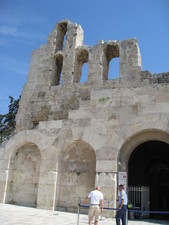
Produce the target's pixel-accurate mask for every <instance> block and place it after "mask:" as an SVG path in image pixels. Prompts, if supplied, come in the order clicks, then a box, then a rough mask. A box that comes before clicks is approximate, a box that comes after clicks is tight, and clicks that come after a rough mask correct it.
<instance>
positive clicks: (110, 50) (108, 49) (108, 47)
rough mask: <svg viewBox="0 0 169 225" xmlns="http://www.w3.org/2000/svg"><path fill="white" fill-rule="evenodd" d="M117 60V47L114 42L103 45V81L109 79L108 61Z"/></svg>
mask: <svg viewBox="0 0 169 225" xmlns="http://www.w3.org/2000/svg"><path fill="white" fill-rule="evenodd" d="M115 58H119V45H118V44H117V43H114V42H108V43H105V46H104V58H103V59H104V67H103V80H108V79H109V66H110V61H112V60H113V59H115Z"/></svg>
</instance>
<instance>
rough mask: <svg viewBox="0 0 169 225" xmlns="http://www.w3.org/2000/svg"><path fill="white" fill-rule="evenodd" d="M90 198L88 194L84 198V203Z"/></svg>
mask: <svg viewBox="0 0 169 225" xmlns="http://www.w3.org/2000/svg"><path fill="white" fill-rule="evenodd" d="M88 199H89V197H88V196H86V198H85V199H84V200H83V202H82V204H85V203H86V202H87V200H88Z"/></svg>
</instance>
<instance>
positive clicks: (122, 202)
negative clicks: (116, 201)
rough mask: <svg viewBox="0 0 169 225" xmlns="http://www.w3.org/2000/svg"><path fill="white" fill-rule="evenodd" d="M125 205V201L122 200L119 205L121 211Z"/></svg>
mask: <svg viewBox="0 0 169 225" xmlns="http://www.w3.org/2000/svg"><path fill="white" fill-rule="evenodd" d="M123 204H124V199H122V200H121V204H120V205H119V209H121V208H122V206H123Z"/></svg>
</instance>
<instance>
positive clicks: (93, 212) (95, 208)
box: [88, 205, 100, 221]
mask: <svg viewBox="0 0 169 225" xmlns="http://www.w3.org/2000/svg"><path fill="white" fill-rule="evenodd" d="M99 215H100V207H99V205H90V208H89V213H88V217H89V220H93V218H94V217H95V221H98V218H99Z"/></svg>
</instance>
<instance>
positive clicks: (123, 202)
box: [116, 184, 128, 225]
mask: <svg viewBox="0 0 169 225" xmlns="http://www.w3.org/2000/svg"><path fill="white" fill-rule="evenodd" d="M119 192H120V196H119V206H118V211H117V214H116V224H117V225H120V219H122V225H126V209H127V201H128V200H127V195H126V193H125V191H124V186H123V185H122V184H120V185H119Z"/></svg>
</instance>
